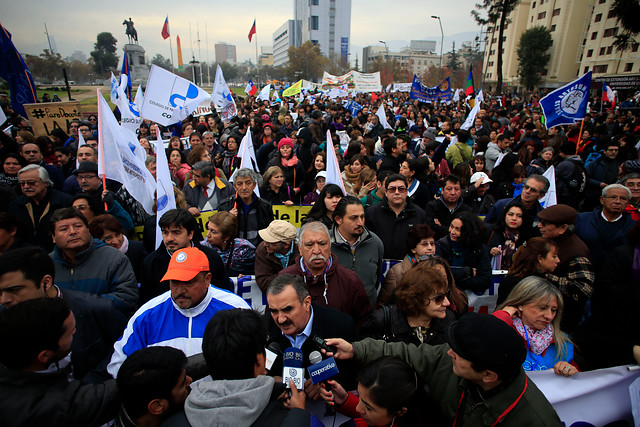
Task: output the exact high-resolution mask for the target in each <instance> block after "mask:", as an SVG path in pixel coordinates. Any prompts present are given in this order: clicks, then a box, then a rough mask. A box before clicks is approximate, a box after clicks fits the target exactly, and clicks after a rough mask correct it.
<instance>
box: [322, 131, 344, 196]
mask: <svg viewBox="0 0 640 427" xmlns="http://www.w3.org/2000/svg"><path fill="white" fill-rule="evenodd" d="M326 148H327V181H326V183H327V184H336V185H337V186H338V187H340V188H341V189H342V194H344V195H345V196H346V195H347V192H346V191H345V189H344V183H343V182H342V175H341V174H340V165H339V164H338V158H337V157H336V150H334V148H333V139H331V132H330V131H327V143H326Z"/></svg>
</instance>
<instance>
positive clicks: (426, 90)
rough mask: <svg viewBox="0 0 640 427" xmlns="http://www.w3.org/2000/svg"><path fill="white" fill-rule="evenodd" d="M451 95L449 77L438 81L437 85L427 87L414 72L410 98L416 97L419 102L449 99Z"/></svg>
mask: <svg viewBox="0 0 640 427" xmlns="http://www.w3.org/2000/svg"><path fill="white" fill-rule="evenodd" d="M452 95H453V94H452V93H451V81H450V80H449V77H447V78H446V79H444V80H443V81H442V82H440V84H439V85H438V86H434V87H427V86H425V85H423V84H422V82H421V81H420V79H419V78H418V76H416V75H415V74H414V76H413V83H412V84H411V93H410V94H409V98H410V99H417V100H419V101H421V102H436V101H438V100H440V101H451V97H452Z"/></svg>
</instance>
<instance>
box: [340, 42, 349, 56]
mask: <svg viewBox="0 0 640 427" xmlns="http://www.w3.org/2000/svg"><path fill="white" fill-rule="evenodd" d="M340 56H342V57H343V58H344V59H347V57H348V56H349V37H342V40H341V42H340Z"/></svg>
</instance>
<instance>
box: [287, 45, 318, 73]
mask: <svg viewBox="0 0 640 427" xmlns="http://www.w3.org/2000/svg"><path fill="white" fill-rule="evenodd" d="M328 61H329V60H328V59H327V57H326V56H324V55H322V52H321V51H320V46H319V45H316V44H313V43H312V42H311V41H306V42H304V43H303V44H301V45H300V46H299V47H293V46H291V47H289V65H288V66H287V72H286V74H287V77H288V78H289V79H290V80H291V81H298V80H300V79H308V80H318V79H320V78H321V77H322V73H323V72H324V70H325V67H326V66H327V63H328Z"/></svg>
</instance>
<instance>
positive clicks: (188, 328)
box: [107, 247, 251, 377]
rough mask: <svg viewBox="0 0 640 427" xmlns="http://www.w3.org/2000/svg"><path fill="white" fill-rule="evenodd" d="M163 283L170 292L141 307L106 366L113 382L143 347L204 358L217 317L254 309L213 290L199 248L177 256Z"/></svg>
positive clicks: (207, 267) (234, 295)
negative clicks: (208, 329)
mask: <svg viewBox="0 0 640 427" xmlns="http://www.w3.org/2000/svg"><path fill="white" fill-rule="evenodd" d="M162 280H168V281H169V288H170V290H169V291H167V292H165V293H163V294H161V295H159V296H157V297H155V298H153V299H151V300H150V301H148V302H147V303H146V304H144V305H143V306H142V307H140V309H139V310H138V311H137V312H136V313H135V314H134V315H133V317H132V318H131V319H130V320H129V324H128V325H127V328H126V329H125V331H124V333H123V334H122V337H121V338H120V339H119V340H118V341H117V342H116V343H115V345H114V352H113V356H112V358H111V363H109V366H108V367H107V371H109V373H110V374H111V375H113V376H114V377H115V376H116V374H117V373H118V370H119V369H120V365H122V362H124V360H125V359H126V358H127V356H128V355H130V354H132V353H133V352H135V351H136V350H139V349H141V348H145V347H150V346H158V345H162V346H169V347H174V348H177V349H180V350H182V351H183V352H184V353H185V354H186V355H187V357H188V356H193V355H194V354H198V353H202V334H203V332H204V328H205V326H207V323H208V322H209V320H210V319H211V318H212V317H213V315H214V314H216V313H217V312H218V311H220V310H229V309H232V308H245V309H250V308H251V307H249V305H248V304H247V303H246V302H245V301H244V300H243V299H242V298H240V297H239V296H237V295H236V294H234V293H232V292H229V291H225V290H222V289H219V288H216V287H214V286H211V273H210V272H209V260H208V258H207V256H206V255H205V254H204V253H203V252H202V251H201V250H200V249H198V248H194V247H190V248H183V249H179V250H177V251H175V252H174V253H173V255H172V256H171V261H169V268H168V269H167V273H166V274H165V275H164V277H163V278H162Z"/></svg>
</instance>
